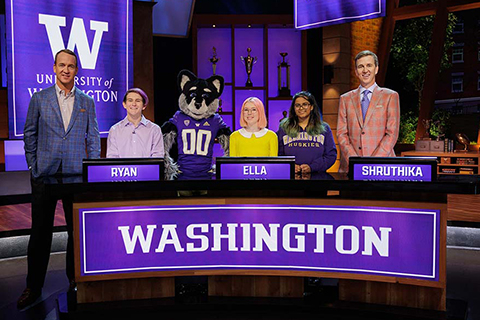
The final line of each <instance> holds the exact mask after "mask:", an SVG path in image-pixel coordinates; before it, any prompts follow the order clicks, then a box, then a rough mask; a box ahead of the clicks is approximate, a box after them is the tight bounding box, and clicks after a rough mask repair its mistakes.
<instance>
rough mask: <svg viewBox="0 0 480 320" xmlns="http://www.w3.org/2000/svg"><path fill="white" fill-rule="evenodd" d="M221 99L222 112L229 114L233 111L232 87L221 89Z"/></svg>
mask: <svg viewBox="0 0 480 320" xmlns="http://www.w3.org/2000/svg"><path fill="white" fill-rule="evenodd" d="M221 99H222V111H223V112H231V111H232V110H233V106H232V86H230V85H227V86H225V88H224V89H223V93H222V96H221Z"/></svg>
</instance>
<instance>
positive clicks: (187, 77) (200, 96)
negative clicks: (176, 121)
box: [178, 70, 224, 120]
mask: <svg viewBox="0 0 480 320" xmlns="http://www.w3.org/2000/svg"><path fill="white" fill-rule="evenodd" d="M178 87H179V89H180V92H181V94H180V98H179V99H178V104H179V107H180V110H181V111H182V112H183V113H185V114H187V115H189V116H190V117H192V118H193V119H195V120H200V119H204V118H208V117H210V116H211V115H213V114H214V113H215V112H216V111H217V108H218V98H219V97H220V95H221V94H222V92H223V87H224V80H223V77H221V76H211V77H210V78H208V79H206V80H204V79H198V78H197V77H196V76H195V75H194V74H193V73H191V72H190V71H188V70H182V71H180V73H179V74H178Z"/></svg>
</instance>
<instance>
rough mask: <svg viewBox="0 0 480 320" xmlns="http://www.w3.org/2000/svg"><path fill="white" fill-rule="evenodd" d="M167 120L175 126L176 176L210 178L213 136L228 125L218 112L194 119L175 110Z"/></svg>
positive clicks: (180, 177)
mask: <svg viewBox="0 0 480 320" xmlns="http://www.w3.org/2000/svg"><path fill="white" fill-rule="evenodd" d="M169 121H170V122H171V123H173V124H174V125H175V126H176V127H177V146H178V166H179V170H180V172H181V173H180V175H179V177H178V178H179V179H182V180H187V179H188V180H192V179H210V178H211V176H212V173H211V172H210V171H211V169H212V157H213V144H214V141H215V138H216V137H217V133H218V130H220V129H223V128H228V126H227V125H226V124H225V122H223V119H222V118H221V117H220V116H219V115H218V114H214V115H213V116H210V117H208V118H205V119H200V120H195V119H193V118H191V117H190V116H187V115H186V114H185V113H183V112H181V111H177V112H176V113H175V114H174V115H173V118H171V119H170V120H169Z"/></svg>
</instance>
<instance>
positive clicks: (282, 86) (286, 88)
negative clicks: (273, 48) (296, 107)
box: [277, 52, 291, 97]
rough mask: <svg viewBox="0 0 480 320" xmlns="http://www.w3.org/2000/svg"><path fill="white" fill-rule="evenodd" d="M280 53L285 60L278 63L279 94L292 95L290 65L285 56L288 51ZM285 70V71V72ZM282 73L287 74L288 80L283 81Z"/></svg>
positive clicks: (281, 95)
mask: <svg viewBox="0 0 480 320" xmlns="http://www.w3.org/2000/svg"><path fill="white" fill-rule="evenodd" d="M280 55H281V56H282V58H283V61H282V62H280V63H278V66H277V69H278V96H279V97H291V94H290V65H289V64H288V62H286V61H285V57H286V56H287V55H288V53H287V52H280ZM283 70H285V72H283ZM282 75H285V77H286V78H287V79H286V81H283V83H282Z"/></svg>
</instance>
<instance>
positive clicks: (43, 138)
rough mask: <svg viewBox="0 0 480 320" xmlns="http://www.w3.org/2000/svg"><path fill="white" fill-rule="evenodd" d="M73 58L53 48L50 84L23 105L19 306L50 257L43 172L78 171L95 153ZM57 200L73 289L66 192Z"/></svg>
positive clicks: (94, 127) (50, 199)
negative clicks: (24, 225) (24, 237)
mask: <svg viewBox="0 0 480 320" xmlns="http://www.w3.org/2000/svg"><path fill="white" fill-rule="evenodd" d="M77 61H78V59H77V56H76V55H75V53H74V52H73V51H71V50H68V49H64V50H61V51H59V52H58V53H57V54H56V55H55V63H54V65H53V71H54V72H55V74H56V83H55V85H54V86H51V87H49V88H47V89H45V90H42V91H40V92H36V93H35V94H34V95H33V96H32V99H31V100H30V104H29V106H28V113H27V119H26V122H25V129H24V141H25V156H26V158H27V164H28V166H29V169H30V171H31V176H32V179H31V183H32V228H31V235H30V240H29V243H28V275H27V288H26V289H25V290H24V291H23V294H22V295H21V296H20V298H19V299H18V301H17V307H18V308H19V309H24V308H26V307H28V306H30V305H32V304H33V303H34V302H35V301H36V300H37V299H38V298H39V297H40V296H41V294H42V287H43V283H44V281H45V275H46V272H47V267H48V260H49V257H50V246H51V243H52V228H53V219H54V216H55V207H56V205H57V200H58V196H56V195H52V194H50V193H49V192H48V190H46V188H45V183H44V179H45V177H51V176H56V177H59V176H60V177H62V176H65V175H74V174H81V173H82V159H84V158H87V156H88V158H99V157H100V135H99V132H98V124H97V117H96V112H95V104H94V101H93V99H92V98H91V97H89V96H88V95H86V94H85V93H83V92H82V91H80V90H79V89H78V88H76V87H75V85H74V84H75V75H76V74H77V72H78V65H77ZM86 150H87V152H88V154H87V153H86ZM62 202H63V209H64V213H65V220H66V222H67V232H68V243H67V267H66V271H67V277H68V279H69V281H70V288H71V289H73V288H75V281H74V280H75V273H74V263H73V237H72V228H73V225H72V218H73V217H72V198H71V196H70V197H68V196H64V197H63V198H62Z"/></svg>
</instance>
